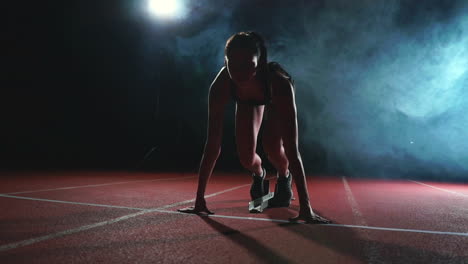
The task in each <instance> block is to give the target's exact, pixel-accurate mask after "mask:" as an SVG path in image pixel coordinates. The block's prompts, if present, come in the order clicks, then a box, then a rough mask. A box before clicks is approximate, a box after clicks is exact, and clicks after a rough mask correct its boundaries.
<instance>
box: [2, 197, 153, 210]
mask: <svg viewBox="0 0 468 264" xmlns="http://www.w3.org/2000/svg"><path fill="white" fill-rule="evenodd" d="M0 197H5V198H14V199H21V200H31V201H40V202H51V203H63V204H73V205H88V206H98V207H108V208H118V209H130V210H148V209H145V208H135V207H126V206H118V205H106V204H95V203H81V202H69V201H62V200H52V199H42V198H33V197H24V196H15V195H6V194H0Z"/></svg>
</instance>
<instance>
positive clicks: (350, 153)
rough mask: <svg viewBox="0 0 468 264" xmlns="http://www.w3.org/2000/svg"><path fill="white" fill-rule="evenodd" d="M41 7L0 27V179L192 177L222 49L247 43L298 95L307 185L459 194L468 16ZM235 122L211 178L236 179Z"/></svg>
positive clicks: (280, 5)
mask: <svg viewBox="0 0 468 264" xmlns="http://www.w3.org/2000/svg"><path fill="white" fill-rule="evenodd" d="M37 2H39V1H34V2H33V3H25V2H18V3H10V4H8V5H7V6H5V8H4V16H3V18H2V20H4V23H3V24H4V25H5V27H4V30H2V31H3V32H4V33H3V34H2V43H4V44H5V45H4V46H3V48H2V62H1V64H2V68H3V70H2V72H3V73H2V75H3V77H2V84H1V86H2V87H1V105H2V109H1V141H0V144H1V145H0V146H1V150H0V162H1V165H2V168H4V169H37V168H41V169H60V168H70V169H87V168H99V169H135V168H137V167H140V168H143V169H150V170H158V169H171V168H172V169H178V170H192V171H194V170H195V171H196V169H197V167H198V163H199V161H200V158H201V154H202V150H203V145H204V141H205V133H206V123H207V122H206V121H207V120H206V117H207V93H208V88H209V85H210V83H211V82H212V80H213V78H214V77H215V76H216V73H217V72H218V71H219V69H220V67H221V66H222V64H223V47H224V44H225V41H226V40H227V38H228V37H229V36H231V35H232V34H233V33H235V32H238V31H247V30H255V31H257V32H259V33H260V34H262V35H263V36H264V38H265V40H266V42H267V46H268V51H269V59H270V60H272V61H278V62H280V63H281V64H282V65H283V66H284V68H285V69H286V70H287V71H288V72H289V73H290V74H291V75H292V76H293V78H294V80H295V84H296V100H297V106H298V118H299V128H300V131H299V133H300V150H301V154H302V158H303V161H304V165H305V169H306V172H307V173H321V174H328V175H336V174H345V175H348V176H359V177H376V178H426V179H434V180H462V181H466V180H468V174H467V172H468V162H467V160H468V140H467V139H468V136H467V131H468V130H467V129H468V116H467V115H466V109H467V107H468V99H467V96H466V95H467V93H468V73H467V66H468V58H467V55H468V48H467V47H468V37H467V36H468V8H467V7H468V4H466V2H465V1H461V0H460V1H442V0H427V1H416V0H413V1H410V0H398V1H397V0H393V1H392V0H389V1H383V0H382V1H338V0H334V1H324V0H321V1H320V0H315V1H279V0H270V1H260V0H257V1H240V0H235V1H215V0H202V1H190V0H186V1H185V6H186V10H185V13H183V14H181V15H179V17H177V18H172V19H163V18H158V17H155V16H152V15H150V14H149V12H148V10H147V9H146V5H147V4H146V2H147V1H145V0H141V1H140V0H135V1H117V0H115V1H64V2H57V3H53V2H40V3H37ZM233 117H234V104H233V103H232V104H231V105H230V106H229V107H228V109H227V111H226V121H225V129H224V132H225V134H224V138H223V152H222V156H221V157H220V160H219V162H218V167H217V168H219V169H224V170H231V169H234V170H238V169H242V168H241V166H240V164H239V161H238V157H237V153H236V148H235V139H234V131H233V129H234V120H233ZM152 150H153V151H152ZM258 151H259V152H260V153H261V152H262V150H261V148H259V149H258ZM145 155H146V156H145ZM145 157H146V161H145V162H143V160H144V159H145Z"/></svg>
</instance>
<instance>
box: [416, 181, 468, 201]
mask: <svg viewBox="0 0 468 264" xmlns="http://www.w3.org/2000/svg"><path fill="white" fill-rule="evenodd" d="M408 181H410V182H414V183H417V184H421V185H424V186H427V187H430V188H433V189H436V190H439V191H443V192H448V193H451V194H455V195H460V196H463V197H467V198H468V195H466V194H463V193H459V192H455V191H451V190H447V189H442V188H439V187H435V186H432V185H429V184H425V183H422V182H418V181H413V180H408Z"/></svg>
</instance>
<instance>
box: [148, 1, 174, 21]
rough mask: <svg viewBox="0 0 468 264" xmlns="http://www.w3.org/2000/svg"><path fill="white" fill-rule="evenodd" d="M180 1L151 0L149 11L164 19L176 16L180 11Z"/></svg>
mask: <svg viewBox="0 0 468 264" xmlns="http://www.w3.org/2000/svg"><path fill="white" fill-rule="evenodd" d="M180 5H181V4H180V1H177V0H149V1H148V9H149V11H150V12H151V13H152V14H154V15H156V16H162V17H171V16H176V15H177V13H178V12H179V11H180Z"/></svg>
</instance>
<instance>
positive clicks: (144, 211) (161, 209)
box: [0, 185, 468, 252]
mask: <svg viewBox="0 0 468 264" xmlns="http://www.w3.org/2000/svg"><path fill="white" fill-rule="evenodd" d="M243 186H245V185H242V186H238V187H234V188H231V189H229V190H233V189H234V190H235V189H238V188H241V187H243ZM227 191H228V190H225V191H221V192H217V193H213V194H210V195H207V196H205V198H207V197H213V196H215V195H218V194H222V193H225V192H227ZM2 196H4V197H8V198H19V199H28V200H38V201H46V202H56V203H66V204H77V205H89V206H99V207H109V208H120V209H130V210H139V211H140V212H137V213H133V214H129V215H125V216H121V217H118V218H114V219H111V220H107V221H103V222H99V223H95V224H91V225H86V226H82V227H78V228H74V229H70V230H65V231H62V232H57V233H54V234H50V235H45V236H40V237H36V238H32V239H27V240H23V241H19V242H14V243H10V244H6V245H2V246H0V252H1V251H6V250H10V249H15V248H18V247H22V246H27V245H31V244H34V243H38V242H41V241H44V240H49V239H53V238H58V237H62V236H65V235H70V234H74V233H78V232H81V231H86V230H89V229H92V228H95V227H100V226H104V225H108V224H113V223H117V222H120V221H123V220H127V219H130V218H133V217H136V216H139V215H143V214H147V213H151V212H159V213H169V214H180V215H184V216H197V215H193V214H186V213H181V212H177V211H168V210H164V209H167V208H169V207H174V206H177V205H181V204H182V202H178V203H174V204H170V205H166V206H161V207H159V208H154V209H145V208H136V207H126V206H114V205H104V204H93V203H78V202H69V201H60V200H48V199H37V198H30V197H21V196H11V195H2ZM190 201H193V200H187V201H186V202H190ZM208 217H218V218H227V219H237V220H250V221H267V222H277V223H290V222H289V221H288V220H283V219H271V218H260V217H242V216H230V215H218V214H215V215H209V216H208ZM298 224H305V223H300V222H299V223H298ZM306 225H307V224H306ZM318 225H319V226H328V227H348V228H359V229H369V230H379V231H394V232H412V233H421V234H436V235H451V236H465V237H468V233H460V232H444V231H432V230H418V229H403V228H388V227H372V226H360V225H342V224H318ZM312 226H314V225H312Z"/></svg>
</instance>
